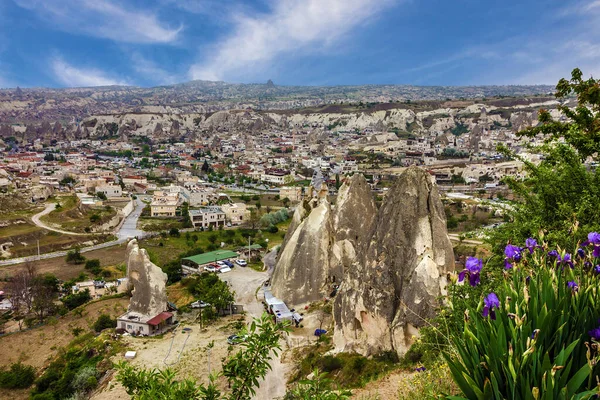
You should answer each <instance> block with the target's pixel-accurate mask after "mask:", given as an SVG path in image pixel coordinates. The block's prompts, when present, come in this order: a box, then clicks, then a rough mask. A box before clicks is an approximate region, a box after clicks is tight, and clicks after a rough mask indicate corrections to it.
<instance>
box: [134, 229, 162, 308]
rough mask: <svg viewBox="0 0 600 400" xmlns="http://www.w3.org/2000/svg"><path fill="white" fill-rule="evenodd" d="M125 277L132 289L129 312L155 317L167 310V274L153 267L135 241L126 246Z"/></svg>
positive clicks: (145, 252)
mask: <svg viewBox="0 0 600 400" xmlns="http://www.w3.org/2000/svg"><path fill="white" fill-rule="evenodd" d="M127 254H128V255H129V256H128V260H127V277H128V278H129V282H128V284H129V288H130V289H133V291H132V293H131V299H130V300H129V308H128V311H129V312H134V313H138V314H142V315H148V316H155V315H158V314H160V313H161V312H163V311H165V310H166V309H167V289H166V285H167V274H165V273H164V272H163V271H162V270H161V269H160V268H159V267H157V266H156V265H154V264H153V263H152V262H151V261H150V258H149V257H148V252H147V251H146V249H140V247H139V246H138V242H137V240H135V239H133V240H131V241H130V242H129V244H128V245H127Z"/></svg>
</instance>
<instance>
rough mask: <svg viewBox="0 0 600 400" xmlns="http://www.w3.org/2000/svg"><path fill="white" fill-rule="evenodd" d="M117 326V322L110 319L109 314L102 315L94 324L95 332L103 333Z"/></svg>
mask: <svg viewBox="0 0 600 400" xmlns="http://www.w3.org/2000/svg"><path fill="white" fill-rule="evenodd" d="M116 326H117V320H116V319H113V318H111V317H110V315H108V314H101V315H100V316H99V317H98V319H97V320H96V322H94V330H95V331H96V332H102V331H103V330H104V329H109V328H114V327H116Z"/></svg>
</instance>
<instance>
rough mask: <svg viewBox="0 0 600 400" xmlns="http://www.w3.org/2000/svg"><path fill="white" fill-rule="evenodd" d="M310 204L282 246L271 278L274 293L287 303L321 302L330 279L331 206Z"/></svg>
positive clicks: (324, 203) (323, 203)
mask: <svg viewBox="0 0 600 400" xmlns="http://www.w3.org/2000/svg"><path fill="white" fill-rule="evenodd" d="M312 203H313V205H314V208H312V210H311V212H310V213H309V214H308V216H307V217H306V218H304V220H302V222H300V224H299V225H298V227H297V228H296V229H295V230H294V231H293V233H292V235H291V236H290V237H289V240H288V241H287V243H285V246H284V247H282V249H281V255H280V256H279V260H278V261H277V266H276V267H275V271H274V272H273V277H272V279H271V282H272V290H273V294H274V295H275V296H277V297H278V298H280V299H284V300H285V301H286V302H289V303H290V304H301V303H305V302H310V301H316V300H319V299H321V298H322V297H323V294H322V290H323V288H324V287H325V285H326V283H327V282H328V281H329V279H330V277H329V244H330V237H331V236H332V232H331V224H330V221H329V218H330V215H331V210H330V208H331V207H330V205H329V202H328V201H327V199H322V200H320V201H319V202H318V204H314V203H316V201H313V202H312ZM299 207H303V206H302V205H300V206H299Z"/></svg>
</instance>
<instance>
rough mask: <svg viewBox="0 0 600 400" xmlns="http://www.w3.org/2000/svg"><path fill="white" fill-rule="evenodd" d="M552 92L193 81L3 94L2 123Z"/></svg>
mask: <svg viewBox="0 0 600 400" xmlns="http://www.w3.org/2000/svg"><path fill="white" fill-rule="evenodd" d="M552 90H553V88H552V87H550V86H471V87H468V86H465V87H441V86H425V87H419V86H410V85H364V86H333V87H328V86H278V85H274V84H273V83H272V82H270V81H269V82H268V83H267V84H229V83H225V82H209V81H192V82H188V83H183V84H178V85H171V86H159V87H152V88H139V87H133V86H109V87H96V88H72V89H48V88H32V89H20V88H17V89H4V90H0V121H4V122H10V123H33V122H44V121H48V122H55V121H58V122H61V123H66V122H70V121H71V120H73V119H83V118H86V117H89V116H92V115H97V114H120V113H126V112H134V113H139V112H145V113H147V112H150V113H152V112H155V113H156V112H158V113H170V114H179V113H184V114H189V113H203V112H213V111H217V110H227V109H246V108H252V109H260V110H282V109H295V108H300V107H308V106H316V105H319V104H331V103H339V102H340V101H343V102H346V103H348V102H355V103H359V102H363V103H369V102H375V103H381V102H385V103H387V102H389V101H405V100H409V101H417V100H441V99H459V98H465V99H477V98H486V97H493V96H533V95H539V94H547V93H549V92H552Z"/></svg>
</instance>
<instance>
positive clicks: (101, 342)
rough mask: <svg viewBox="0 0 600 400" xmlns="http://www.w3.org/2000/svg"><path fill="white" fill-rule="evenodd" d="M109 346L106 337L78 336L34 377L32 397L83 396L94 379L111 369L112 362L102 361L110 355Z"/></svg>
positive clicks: (95, 380) (58, 397)
mask: <svg viewBox="0 0 600 400" xmlns="http://www.w3.org/2000/svg"><path fill="white" fill-rule="evenodd" d="M110 347H112V346H106V337H102V336H100V337H98V338H97V339H94V337H93V335H91V334H86V335H81V336H78V337H77V338H75V339H74V340H73V342H71V344H70V345H69V346H68V347H67V348H66V349H64V351H61V352H60V353H59V356H58V357H57V359H55V360H54V361H53V362H52V363H51V364H50V365H49V366H48V368H46V370H45V371H44V374H43V375H42V376H40V377H39V378H38V379H37V381H36V382H35V388H34V389H33V391H32V392H31V397H32V399H66V398H69V397H70V396H71V395H74V394H77V395H78V396H79V397H85V393H89V392H90V391H91V390H93V389H94V388H95V387H96V386H97V384H98V380H97V378H98V377H99V376H101V375H102V374H103V373H104V372H106V369H108V368H110V366H111V363H101V361H102V360H104V359H105V358H108V357H110V356H111V355H113V353H110V352H109V350H108V349H109V348H110Z"/></svg>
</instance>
